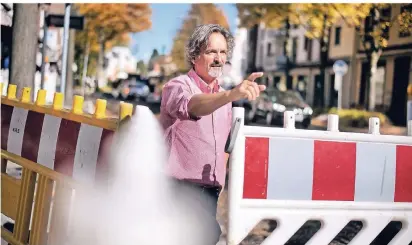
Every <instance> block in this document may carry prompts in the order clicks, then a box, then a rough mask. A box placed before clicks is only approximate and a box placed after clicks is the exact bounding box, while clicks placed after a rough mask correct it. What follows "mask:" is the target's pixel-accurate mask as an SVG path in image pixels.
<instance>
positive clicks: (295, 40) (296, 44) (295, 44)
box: [292, 37, 298, 62]
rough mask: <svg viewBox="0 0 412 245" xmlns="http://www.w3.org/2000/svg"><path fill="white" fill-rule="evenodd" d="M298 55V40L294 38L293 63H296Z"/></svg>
mask: <svg viewBox="0 0 412 245" xmlns="http://www.w3.org/2000/svg"><path fill="white" fill-rule="evenodd" d="M297 53H298V38H297V37H294V38H293V39H292V62H296V56H297Z"/></svg>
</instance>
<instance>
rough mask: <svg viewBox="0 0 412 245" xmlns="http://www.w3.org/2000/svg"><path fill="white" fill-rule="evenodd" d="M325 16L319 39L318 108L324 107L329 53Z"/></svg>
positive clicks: (328, 29) (328, 30) (328, 31)
mask: <svg viewBox="0 0 412 245" xmlns="http://www.w3.org/2000/svg"><path fill="white" fill-rule="evenodd" d="M327 18H328V17H327V16H326V15H325V16H324V20H323V27H322V37H321V38H320V49H319V50H320V56H319V57H320V64H319V73H320V74H319V75H320V76H319V77H320V89H319V90H320V92H321V94H320V98H319V106H320V107H324V106H325V75H326V66H327V62H328V51H329V34H330V28H328V27H327V25H326V21H327Z"/></svg>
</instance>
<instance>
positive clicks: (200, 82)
mask: <svg viewBox="0 0 412 245" xmlns="http://www.w3.org/2000/svg"><path fill="white" fill-rule="evenodd" d="M187 75H188V76H189V77H191V78H192V80H193V81H194V82H195V84H196V85H197V86H198V87H199V88H200V90H201V91H202V92H203V93H210V92H213V93H217V92H219V90H220V85H219V84H220V79H219V78H218V79H217V82H215V83H214V86H213V89H212V91H210V87H209V85H208V84H207V83H206V82H205V81H203V79H202V78H200V77H199V75H197V73H196V71H195V70H193V68H192V69H190V71H189V73H188V74H187Z"/></svg>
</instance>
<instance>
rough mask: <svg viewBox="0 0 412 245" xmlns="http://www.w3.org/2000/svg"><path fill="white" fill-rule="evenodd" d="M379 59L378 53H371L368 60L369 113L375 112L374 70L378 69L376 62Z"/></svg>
mask: <svg viewBox="0 0 412 245" xmlns="http://www.w3.org/2000/svg"><path fill="white" fill-rule="evenodd" d="M379 57H380V52H379V51H378V52H372V56H371V59H370V62H369V64H370V69H369V70H370V73H369V74H370V77H369V88H370V90H369V106H368V109H369V110H370V111H373V110H375V106H376V103H375V101H376V100H375V97H376V70H377V69H378V61H379Z"/></svg>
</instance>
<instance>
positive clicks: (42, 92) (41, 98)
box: [36, 89, 46, 106]
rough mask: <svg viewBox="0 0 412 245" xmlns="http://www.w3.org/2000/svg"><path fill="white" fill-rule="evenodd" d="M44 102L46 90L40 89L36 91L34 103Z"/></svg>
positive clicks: (41, 103) (40, 103) (42, 103)
mask: <svg viewBox="0 0 412 245" xmlns="http://www.w3.org/2000/svg"><path fill="white" fill-rule="evenodd" d="M45 104H46V90H44V89H40V90H39V91H38V92H37V98H36V105H40V106H42V105H45Z"/></svg>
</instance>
